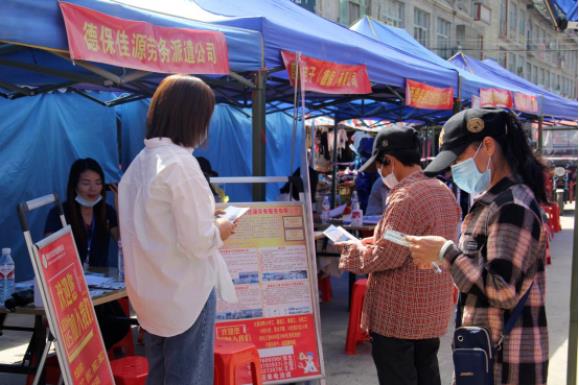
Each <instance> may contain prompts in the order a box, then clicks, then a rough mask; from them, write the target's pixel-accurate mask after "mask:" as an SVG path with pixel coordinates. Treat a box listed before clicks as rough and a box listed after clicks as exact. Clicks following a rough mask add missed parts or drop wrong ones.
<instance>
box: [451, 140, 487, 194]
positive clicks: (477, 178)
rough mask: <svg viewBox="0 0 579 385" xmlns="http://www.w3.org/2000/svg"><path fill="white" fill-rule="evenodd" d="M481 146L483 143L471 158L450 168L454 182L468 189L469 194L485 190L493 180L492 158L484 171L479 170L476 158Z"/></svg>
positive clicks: (465, 189)
mask: <svg viewBox="0 0 579 385" xmlns="http://www.w3.org/2000/svg"><path fill="white" fill-rule="evenodd" d="M481 146H482V143H481V145H480V146H479V147H478V149H477V150H476V153H475V154H474V156H473V157H472V158H469V159H467V160H465V161H464V162H461V163H459V164H455V165H453V166H452V167H451V168H450V170H451V172H452V179H453V181H454V183H455V184H456V185H457V186H458V188H460V189H461V190H463V191H466V192H467V193H469V194H479V193H481V192H483V191H485V190H486V188H487V187H488V185H489V184H490V182H491V169H490V164H491V159H490V158H489V162H488V163H487V169H486V170H485V171H483V172H480V171H479V170H478V168H477V166H476V163H475V161H474V158H476V156H477V154H478V152H479V151H480V149H481Z"/></svg>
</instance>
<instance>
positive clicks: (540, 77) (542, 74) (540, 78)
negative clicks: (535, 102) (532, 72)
mask: <svg viewBox="0 0 579 385" xmlns="http://www.w3.org/2000/svg"><path fill="white" fill-rule="evenodd" d="M539 72H540V74H541V75H540V76H539V84H540V85H542V86H544V85H545V69H544V68H541V69H540V70H539Z"/></svg>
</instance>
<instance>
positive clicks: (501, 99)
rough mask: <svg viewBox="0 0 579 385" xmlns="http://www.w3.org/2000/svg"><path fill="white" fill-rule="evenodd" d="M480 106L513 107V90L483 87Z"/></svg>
mask: <svg viewBox="0 0 579 385" xmlns="http://www.w3.org/2000/svg"><path fill="white" fill-rule="evenodd" d="M480 106H481V108H485V107H498V108H513V98H512V96H511V92H510V91H507V90H502V89H499V88H481V89H480Z"/></svg>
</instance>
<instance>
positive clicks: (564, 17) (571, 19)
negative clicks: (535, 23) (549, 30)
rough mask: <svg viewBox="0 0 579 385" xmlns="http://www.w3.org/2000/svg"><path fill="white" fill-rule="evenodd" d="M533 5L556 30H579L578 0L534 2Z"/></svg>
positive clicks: (534, 0) (542, 0)
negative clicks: (578, 17) (578, 21)
mask: <svg viewBox="0 0 579 385" xmlns="http://www.w3.org/2000/svg"><path fill="white" fill-rule="evenodd" d="M533 3H534V5H535V7H536V8H537V9H538V10H539V12H540V13H542V14H543V15H544V16H545V17H547V18H549V19H550V21H551V22H552V23H553V27H554V28H555V29H556V30H558V31H564V30H566V29H577V0H533Z"/></svg>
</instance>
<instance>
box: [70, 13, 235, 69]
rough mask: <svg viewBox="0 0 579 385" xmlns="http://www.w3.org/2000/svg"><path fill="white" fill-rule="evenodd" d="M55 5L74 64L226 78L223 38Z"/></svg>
mask: <svg viewBox="0 0 579 385" xmlns="http://www.w3.org/2000/svg"><path fill="white" fill-rule="evenodd" d="M59 5H60V9H61V11H62V15H63V17H64V24H65V26H66V35H67V39H68V46H69V51H70V57H71V58H72V59H80V60H87V61H93V62H98V63H105V64H111V65H114V66H117V67H127V68H134V69H139V70H143V71H152V72H161V73H187V74H228V73H229V61H228V57H227V43H226V41H225V36H224V34H223V33H222V32H219V31H203V30H191V29H185V28H167V27H160V26H156V25H152V24H149V23H145V22H142V21H134V20H127V19H121V18H119V17H114V16H109V15H106V14H104V13H101V12H97V11H94V10H92V9H89V8H86V7H81V6H78V5H73V4H70V3H65V2H60V3H59Z"/></svg>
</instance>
